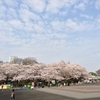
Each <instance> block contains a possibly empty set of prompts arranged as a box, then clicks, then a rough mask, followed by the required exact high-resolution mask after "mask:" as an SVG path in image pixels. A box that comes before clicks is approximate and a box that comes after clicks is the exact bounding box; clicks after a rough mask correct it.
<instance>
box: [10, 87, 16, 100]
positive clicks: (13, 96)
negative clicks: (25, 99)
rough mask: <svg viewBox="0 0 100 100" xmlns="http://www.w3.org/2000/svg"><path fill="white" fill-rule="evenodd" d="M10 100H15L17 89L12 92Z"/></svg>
mask: <svg viewBox="0 0 100 100" xmlns="http://www.w3.org/2000/svg"><path fill="white" fill-rule="evenodd" d="M10 100H15V90H14V89H13V90H12V92H11V97H10Z"/></svg>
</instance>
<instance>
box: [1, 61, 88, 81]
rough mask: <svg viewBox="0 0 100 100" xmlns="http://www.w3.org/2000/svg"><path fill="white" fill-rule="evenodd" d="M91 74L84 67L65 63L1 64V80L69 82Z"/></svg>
mask: <svg viewBox="0 0 100 100" xmlns="http://www.w3.org/2000/svg"><path fill="white" fill-rule="evenodd" d="M88 76H89V74H88V72H87V70H86V69H85V68H84V67H81V66H80V65H78V64H72V63H65V62H64V61H61V62H58V63H52V64H47V65H46V64H43V63H35V64H33V65H18V64H10V63H1V64H0V80H8V79H10V80H12V81H15V80H19V81H20V80H27V79H30V80H33V79H43V80H51V79H56V80H64V79H66V80H68V79H71V78H73V79H74V78H76V79H79V78H82V79H86V78H88Z"/></svg>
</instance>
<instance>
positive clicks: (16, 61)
mask: <svg viewBox="0 0 100 100" xmlns="http://www.w3.org/2000/svg"><path fill="white" fill-rule="evenodd" d="M9 62H10V63H12V64H22V59H21V58H18V57H16V56H10V57H9Z"/></svg>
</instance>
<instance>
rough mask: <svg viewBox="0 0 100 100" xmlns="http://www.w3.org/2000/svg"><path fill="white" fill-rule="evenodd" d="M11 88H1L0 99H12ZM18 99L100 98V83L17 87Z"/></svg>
mask: <svg viewBox="0 0 100 100" xmlns="http://www.w3.org/2000/svg"><path fill="white" fill-rule="evenodd" d="M10 93H11V90H3V91H2V90H0V100H10ZM15 94H16V100H100V85H82V86H69V87H68V86H66V87H52V88H48V87H46V88H38V89H34V90H25V89H16V90H15Z"/></svg>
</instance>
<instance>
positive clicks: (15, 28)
mask: <svg viewBox="0 0 100 100" xmlns="http://www.w3.org/2000/svg"><path fill="white" fill-rule="evenodd" d="M9 56H17V57H19V58H25V57H35V58H36V59H37V61H38V62H43V63H46V64H48V63H53V62H59V61H61V60H64V61H65V62H68V61H70V62H71V63H75V64H79V65H81V66H83V67H85V68H86V69H87V70H88V71H94V72H95V71H96V70H98V69H100V0H0V59H1V60H3V61H8V59H9Z"/></svg>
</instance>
